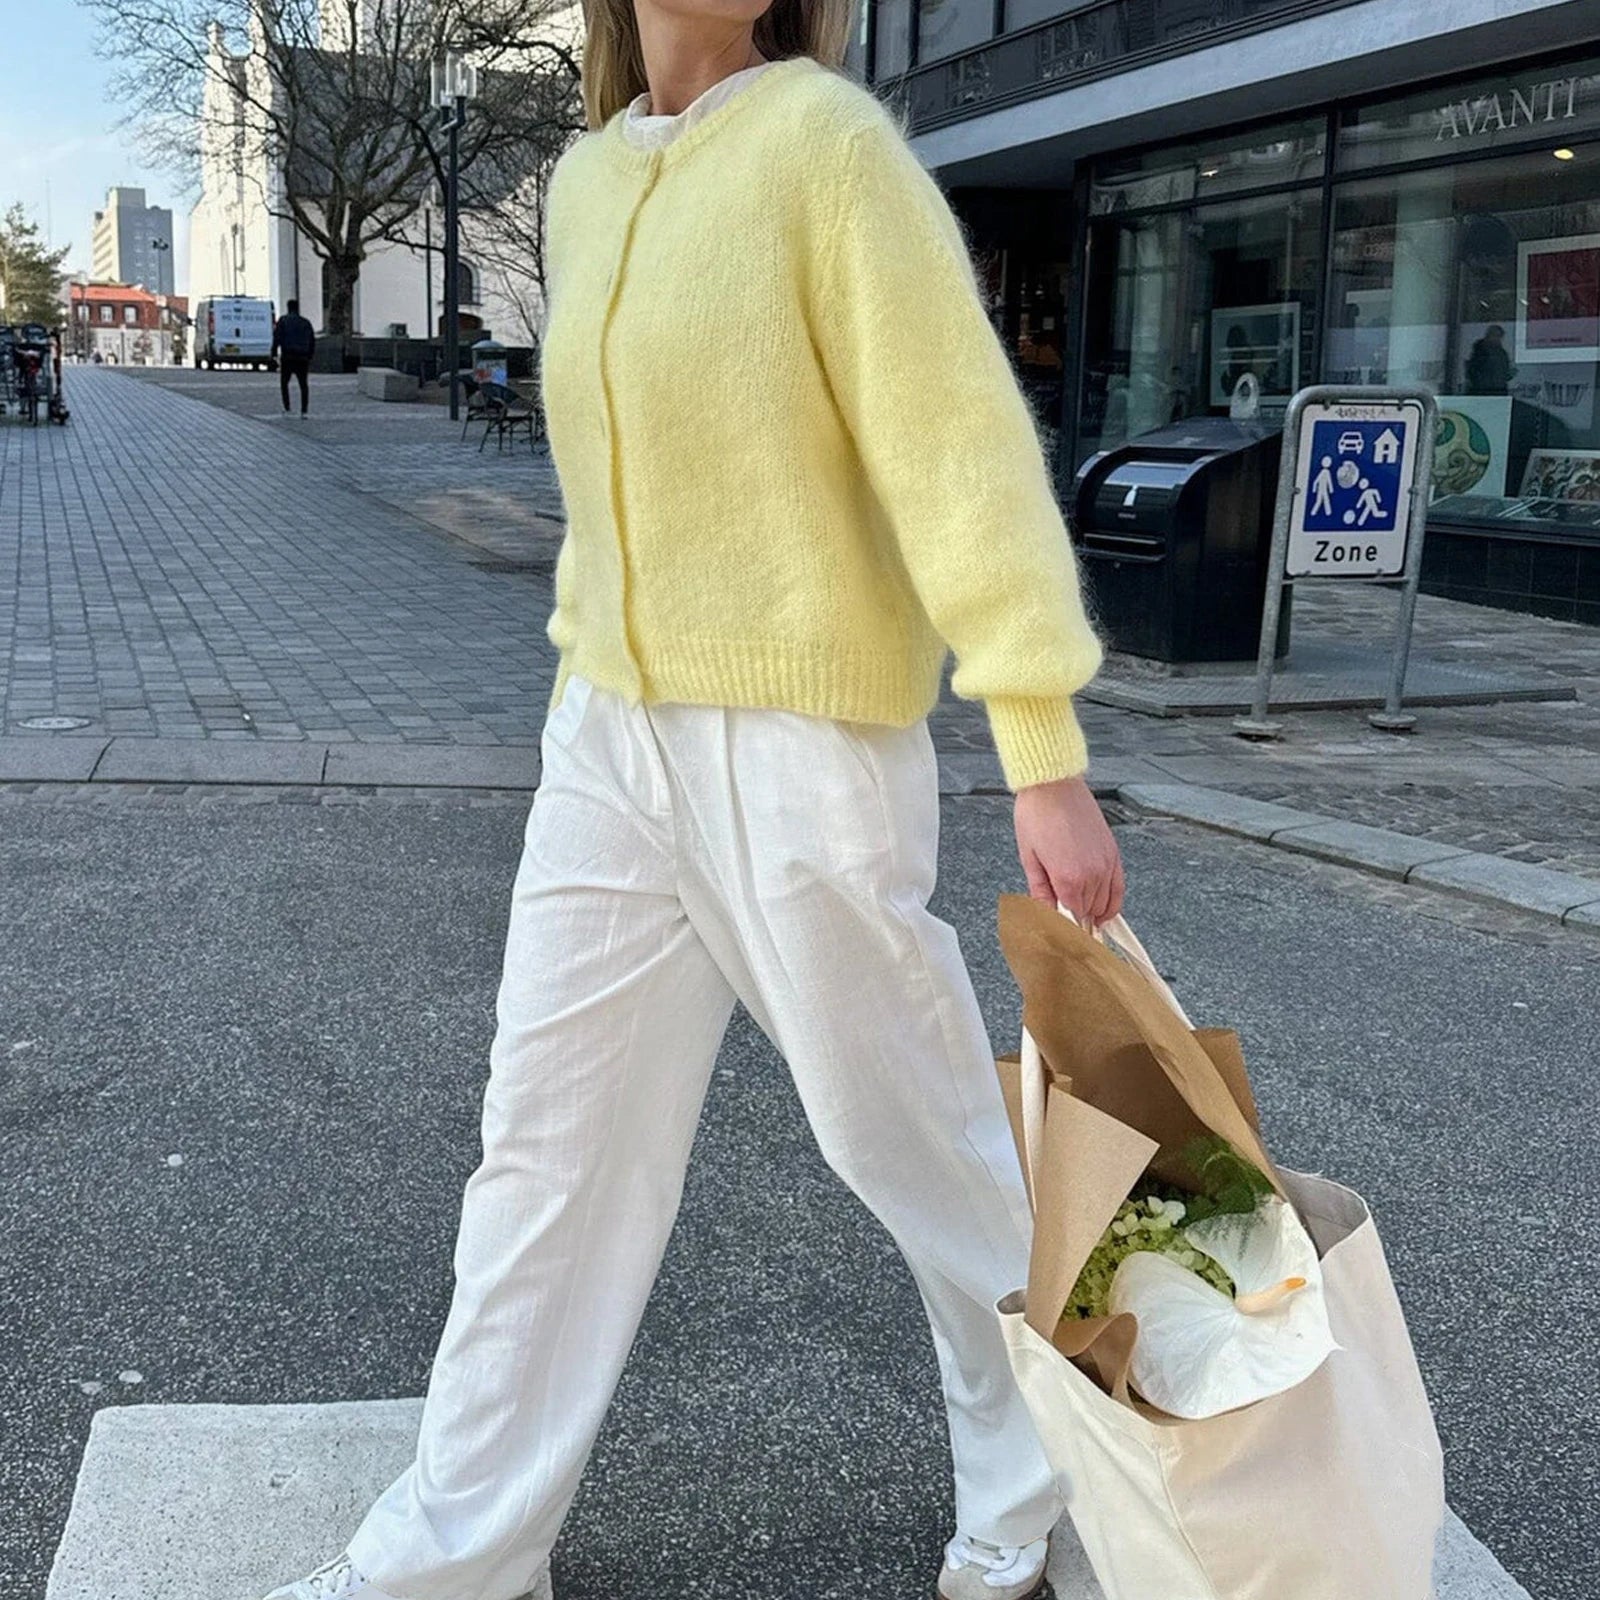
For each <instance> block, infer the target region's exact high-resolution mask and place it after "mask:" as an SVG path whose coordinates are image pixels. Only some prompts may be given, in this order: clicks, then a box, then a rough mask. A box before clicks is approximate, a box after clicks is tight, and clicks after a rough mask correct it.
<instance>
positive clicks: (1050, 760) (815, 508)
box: [540, 56, 1101, 789]
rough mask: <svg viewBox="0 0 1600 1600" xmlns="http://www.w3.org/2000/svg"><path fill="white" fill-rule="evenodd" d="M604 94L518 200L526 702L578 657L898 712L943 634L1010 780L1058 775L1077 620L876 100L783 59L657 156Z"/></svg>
mask: <svg viewBox="0 0 1600 1600" xmlns="http://www.w3.org/2000/svg"><path fill="white" fill-rule="evenodd" d="M624 115H625V113H624V112H623V111H618V112H617V113H616V114H615V115H614V116H612V117H611V118H610V119H609V120H608V121H607V123H606V124H605V125H604V126H603V127H601V128H597V129H594V130H591V131H590V132H588V133H586V134H584V135H582V136H581V137H580V138H579V139H578V140H577V141H576V142H575V143H574V144H572V145H571V146H569V148H568V149H567V150H566V151H565V152H564V153H563V155H562V156H561V158H560V160H559V161H558V162H557V164H556V167H555V170H554V173H553V175H552V178H551V185H550V194H549V201H548V210H547V219H546V222H547V241H548V247H547V291H548V320H547V325H546V329H545V337H544V349H543V358H542V363H541V372H540V383H541V390H542V398H543V403H544V407H545V412H546V417H547V421H548V426H549V435H550V445H551V453H552V456H553V459H554V462H555V467H556V473H557V478H558V482H559V484H560V488H561V493H562V498H563V500H564V502H565V505H566V510H567V518H568V527H567V534H566V538H565V539H564V541H563V544H562V548H561V554H560V557H559V559H558V561H557V565H556V584H555V606H554V609H553V611H552V614H551V617H550V621H549V624H548V631H549V636H550V638H551V640H552V642H553V643H554V644H555V646H556V647H557V649H558V650H559V651H560V656H561V661H560V667H559V670H558V673H557V679H556V685H555V692H554V694H553V696H552V698H551V705H552V706H553V705H554V704H556V703H557V702H558V701H559V699H560V696H561V691H562V687H563V685H564V684H565V682H566V678H567V675H568V674H569V673H570V672H573V671H576V672H579V673H581V674H582V675H583V676H584V677H585V678H587V679H589V680H590V681H591V682H593V683H596V684H598V685H600V686H602V687H604V688H608V689H612V690H614V691H616V692H618V693H620V694H622V695H624V696H625V697H626V698H628V699H629V700H630V701H631V702H634V703H637V702H639V701H641V700H642V701H645V702H647V703H654V702H661V701H689V702H698V703H703V704H720V705H741V706H763V707H773V708H781V709H788V710H794V711H800V712H805V713H809V714H812V715H817V716H825V717H832V718H837V719H840V720H843V721H858V722H882V723H890V724H894V725H897V726H904V725H907V724H909V723H911V722H914V721H916V720H917V719H918V718H919V717H921V716H924V715H926V713H927V712H928V711H929V710H930V709H931V708H932V706H933V705H934V703H935V701H936V700H937V698H938V691H939V683H940V676H941V672H942V668H943V665H944V661H945V659H946V655H947V652H948V651H951V650H953V651H954V654H955V671H954V673H953V675H952V678H951V687H952V689H953V690H954V691H955V693H956V694H958V695H961V696H963V697H966V698H970V699H981V700H982V701H983V702H984V706H985V709H986V711H987V713H988V717H989V722H990V726H991V728H992V730H993V734H994V740H995V745H996V748H997V750H998V752H999V755H1000V760H1001V764H1002V767H1003V769H1004V772H1005V776H1006V781H1007V783H1008V784H1009V785H1010V787H1012V788H1013V789H1019V788H1022V787H1024V786H1026V785H1028V784H1034V783H1041V782H1046V781H1049V780H1051V779H1055V778H1061V777H1067V776H1071V775H1074V774H1077V773H1081V772H1082V771H1083V770H1084V768H1085V766H1086V765H1087V753H1086V750H1085V745H1084V739H1083V734H1082V731H1081V729H1080V727H1079V724H1078V721H1077V718H1076V716H1075V714H1074V710H1073V705H1072V695H1073V694H1074V692H1075V691H1076V690H1078V689H1079V688H1081V687H1082V686H1083V684H1084V683H1086V682H1087V681H1088V680H1089V679H1090V678H1091V677H1092V676H1093V675H1094V673H1095V671H1096V669H1097V668H1098V666H1099V664H1100V659H1101V648H1100V643H1099V640H1098V639H1097V637H1096V635H1095V633H1094V631H1093V628H1092V627H1091V625H1090V623H1089V621H1088V619H1087V617H1086V615H1085V611H1084V607H1083V604H1082V599H1081V596H1080V590H1079V582H1078V571H1077V567H1076V564H1075V561H1074V557H1073V552H1072V547H1071V544H1070V542H1069V539H1068V535H1067V530H1066V527H1065V525H1064V522H1063V520H1062V517H1061V514H1060V511H1059V509H1058V507H1057V504H1056V501H1055V496H1054V492H1053V489H1052V485H1051V482H1050V474H1049V470H1048V468H1047V466H1046V464H1045V460H1044V454H1043V450H1042V448H1041V444H1040V439H1039V435H1038V432H1037V429H1036V425H1035V423H1034V419H1033V415H1032V412H1031V411H1030V410H1029V408H1028V405H1027V402H1026V400H1025V399H1024V397H1023V395H1022V392H1021V390H1020V389H1019V387H1018V385H1017V382H1016V379H1015V376H1014V374H1013V372H1012V370H1011V366H1010V363H1009V361H1008V359H1007V357H1006V354H1005V351H1004V348H1003V346H1002V345H1001V343H1000V340H999V337H998V335H997V334H996V332H995V330H994V327H993V325H992V324H991V323H990V321H989V318H988V315H987V313H986V311H985V310H984V307H983V302H982V299H981V295H980V292H979V289H978V284H977V278H976V274H975V272H974V270H973V267H972V262H971V258H970V256H969V255H968V253H967V250H966V245H965V241H964V238H963V235H962V232H961V229H960V227H959V224H958V222H957V220H956V218H955V216H954V213H953V212H952V211H951V210H950V208H949V205H948V203H947V202H946V200H945V198H944V195H943V193H942V191H941V190H940V189H939V187H938V186H937V184H936V183H935V181H934V179H933V178H932V176H931V175H930V174H929V173H928V172H927V171H926V169H925V168H923V166H922V165H921V163H920V162H919V161H918V160H917V158H916V155H915V153H914V152H913V151H912V149H911V147H910V145H909V144H908V143H907V142H906V139H905V137H904V135H903V133H902V131H901V129H900V126H899V124H898V123H897V122H896V121H895V120H894V118H893V116H892V114H891V113H890V111H889V110H888V108H887V107H886V106H885V105H884V104H883V103H882V102H881V101H879V100H878V99H877V98H876V97H875V96H874V95H872V94H871V93H870V91H868V90H866V89H865V88H863V87H861V86H859V85H858V84H856V83H855V82H854V81H853V80H852V79H850V78H848V77H846V76H845V75H844V74H842V73H840V72H836V71H834V70H833V69H831V68H828V67H825V66H823V65H822V64H821V63H819V62H817V61H815V60H814V59H812V58H811V57H809V56H796V57H792V58H789V59H785V60H782V61H779V62H777V63H775V64H774V65H773V66H771V67H769V68H768V69H767V70H766V71H764V72H762V73H761V74H759V75H758V76H757V77H755V78H754V80H753V81H751V82H750V83H748V84H746V85H745V86H744V87H743V88H742V89H741V91H740V92H739V94H737V95H736V96H733V97H732V98H730V99H728V100H727V101H726V102H725V103H723V104H721V105H718V106H717V107H716V108H715V109H714V110H712V111H711V112H710V113H709V115H707V116H705V117H704V118H703V119H701V120H700V121H698V122H696V123H695V124H694V125H693V126H692V127H689V128H688V129H687V130H686V131H684V132H683V133H681V134H680V135H679V136H678V137H676V138H675V139H674V140H672V141H671V142H670V143H669V144H666V145H665V146H662V147H660V148H656V149H644V148H640V147H638V146H636V145H634V144H632V143H630V142H629V141H628V140H627V139H626V138H624V136H623V118H624Z"/></svg>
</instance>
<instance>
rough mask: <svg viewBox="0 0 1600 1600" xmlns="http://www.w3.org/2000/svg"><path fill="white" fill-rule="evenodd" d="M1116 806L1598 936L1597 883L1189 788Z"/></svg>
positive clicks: (1168, 788)
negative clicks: (1459, 896) (1123, 806)
mask: <svg viewBox="0 0 1600 1600" xmlns="http://www.w3.org/2000/svg"><path fill="white" fill-rule="evenodd" d="M1115 794H1116V797H1117V799H1119V800H1121V801H1123V802H1124V803H1126V804H1128V805H1130V806H1133V807H1134V808H1135V809H1136V810H1138V811H1141V812H1143V813H1145V814H1146V815H1148V816H1157V817H1171V818H1173V819H1174V820H1176V821H1180V822H1192V823H1195V824H1197V825H1198V826H1200V827H1203V828H1211V829H1214V830H1215V831H1216V832H1218V833H1227V834H1232V835H1233V836H1234V837H1236V838H1243V839H1251V840H1254V841H1256V842H1257V843H1260V844H1268V845H1272V846H1273V847H1274V848H1276V849H1279V850H1292V851H1295V852H1297V853H1299V854H1301V855H1308V856H1315V857H1317V858H1318V859H1319V860H1321V861H1332V862H1335V863H1337V864H1338V865H1340V866H1346V867H1356V868H1359V869H1360V870H1361V871H1363V872H1372V873H1376V874H1377V875H1378V876H1379V877H1384V878H1392V879H1394V880H1395V881H1396V882H1399V883H1415V884H1421V885H1424V886H1425V887H1427V888H1430V889H1442V890H1444V891H1446V892H1447V893H1450V894H1456V895H1461V896H1463V897H1465V898H1467V899H1470V900H1478V901H1483V902H1487V903H1488V904H1491V905H1498V906H1504V907H1507V908H1508V909H1510V910H1513V911H1522V912H1527V913H1529V914H1531V915H1533V916H1538V917H1546V918H1548V919H1550V920H1551V921H1554V922H1558V923H1560V924H1562V926H1564V927H1572V928H1582V929H1587V930H1593V931H1596V932H1600V881H1597V880H1595V879H1593V878H1581V877H1579V876H1578V875H1577V874H1576V873H1572V872H1558V871H1557V870H1555V869H1554V868H1552V867H1540V866H1534V865H1532V864H1530V863H1529V862H1525V861H1508V860H1507V859H1506V858H1505V857H1504V856H1492V855H1486V854H1484V853H1483V852H1481V851H1477V850H1463V849H1461V848H1460V847H1459V846H1457V845H1449V844H1441V843H1438V842H1437V841H1435V840H1431V839H1417V838H1413V837H1412V836H1411V835H1410V834H1405V833H1392V832H1390V831H1389V830H1387V829H1385V828H1369V827H1366V826H1365V825H1364V824H1362V823H1359V822H1338V821H1335V820H1334V819H1332V818H1330V817H1323V816H1319V815H1317V814H1316V813H1315V812H1312V811H1297V810H1295V809H1294V808H1292V807H1290V806H1280V805H1274V804H1272V803H1270V802H1268V801H1264V800H1252V799H1249V798H1248V797H1246V796H1244V795H1236V794H1230V793H1228V792H1227V791H1226V790H1223V789H1204V788H1201V787H1200V786H1199V785H1197V784H1188V783H1170V784H1169V783H1125V784H1121V785H1119V786H1118V787H1117V788H1116V790H1115Z"/></svg>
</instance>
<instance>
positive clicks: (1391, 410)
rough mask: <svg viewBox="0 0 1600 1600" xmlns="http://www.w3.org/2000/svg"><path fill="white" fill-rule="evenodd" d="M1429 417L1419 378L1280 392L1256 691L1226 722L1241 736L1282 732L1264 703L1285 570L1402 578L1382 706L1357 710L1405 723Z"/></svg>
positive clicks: (1431, 411) (1298, 574)
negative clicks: (1401, 384)
mask: <svg viewBox="0 0 1600 1600" xmlns="http://www.w3.org/2000/svg"><path fill="white" fill-rule="evenodd" d="M1438 421H1439V404H1438V401H1437V400H1435V398H1434V396H1433V394H1432V393H1431V392H1430V391H1429V390H1427V389H1423V388H1420V387H1405V388H1392V389H1390V388H1382V389H1380V388H1367V387H1360V388H1357V387H1350V388H1345V387H1341V386H1338V385H1334V384H1318V385H1314V386H1313V387H1311V388H1309V389H1302V390H1301V391H1300V392H1299V393H1298V394H1297V395H1295V397H1294V398H1293V399H1292V400H1290V402H1289V409H1288V411H1287V412H1286V413H1285V415H1284V419H1283V450H1282V454H1281V459H1280V462H1279V468H1278V499H1277V505H1276V507H1275V508H1274V510H1273V517H1272V549H1271V551H1270V553H1269V555H1268V559H1267V592H1266V599H1265V602H1264V603H1263V605H1262V608H1261V649H1260V653H1259V654H1258V656H1257V658H1256V692H1255V699H1254V700H1253V702H1252V703H1251V706H1250V711H1249V713H1248V715H1246V716H1242V717H1235V718H1234V721H1233V726H1234V730H1235V731H1236V732H1237V733H1239V734H1241V735H1242V736H1243V737H1244V738H1246V739H1275V738H1277V736H1278V734H1279V733H1280V732H1282V728H1281V726H1280V724H1278V723H1276V722H1274V721H1272V719H1271V718H1270V717H1269V716H1268V712H1269V710H1270V709H1271V700H1272V664H1273V653H1274V651H1275V649H1276V646H1277V638H1278V618H1279V616H1280V615H1281V614H1282V610H1283V592H1284V587H1285V583H1286V580H1288V579H1293V578H1357V579H1365V580H1367V581H1369V582H1370V581H1374V580H1376V581H1380V582H1381V581H1382V580H1383V579H1385V578H1390V579H1393V578H1399V579H1400V580H1401V586H1400V613H1399V617H1398V620H1397V626H1396V629H1395V642H1394V660H1393V663H1392V666H1391V670H1390V675H1389V693H1388V696H1387V697H1386V698H1385V700H1384V706H1383V710H1382V711H1374V712H1373V713H1372V714H1371V715H1370V716H1369V717H1368V718H1367V720H1368V721H1369V722H1370V723H1371V724H1372V725H1373V727H1375V728H1383V729H1385V730H1387V731H1389V732H1391V733H1401V732H1404V731H1406V730H1407V729H1409V728H1411V727H1413V726H1414V725H1415V723H1416V720H1417V719H1416V718H1415V717H1413V716H1412V715H1411V713H1410V712H1408V711H1405V710H1403V709H1402V707H1401V700H1402V698H1403V696H1404V694H1405V686H1406V662H1407V660H1408V659H1409V657H1410V655H1411V624H1412V620H1413V618H1414V617H1415V615H1416V609H1417V588H1418V585H1419V584H1420V583H1421V580H1422V535H1423V531H1424V528H1425V526H1426V523H1427V520H1428V493H1429V490H1430V489H1431V487H1432V482H1433V474H1432V470H1431V469H1432V464H1433V436H1434V430H1435V428H1436V427H1437V426H1438Z"/></svg>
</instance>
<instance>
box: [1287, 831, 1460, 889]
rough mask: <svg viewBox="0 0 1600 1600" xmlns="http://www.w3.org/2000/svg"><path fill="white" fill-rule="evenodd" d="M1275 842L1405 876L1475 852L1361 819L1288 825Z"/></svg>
mask: <svg viewBox="0 0 1600 1600" xmlns="http://www.w3.org/2000/svg"><path fill="white" fill-rule="evenodd" d="M1272 842H1273V844H1275V845H1277V846H1278V847H1279V848H1281V849H1284V850H1295V851H1298V852H1300V854H1302V855H1308V856H1317V857H1319V858H1320V859H1321V860H1323V861H1338V862H1343V863H1344V864H1345V865H1347V866H1352V867H1362V868H1364V869H1366V870H1367V871H1369V872H1377V873H1381V874H1382V875H1383V876H1384V877H1386V878H1401V879H1403V878H1404V877H1405V876H1406V874H1407V873H1408V872H1410V871H1411V870H1412V869H1413V868H1414V867H1422V866H1426V865H1428V864H1429V863H1430V862H1433V861H1448V860H1451V859H1452V858H1453V857H1456V856H1464V855H1469V854H1470V853H1471V852H1470V851H1467V850H1463V849H1462V848H1461V847H1460V846H1459V845H1451V844H1439V843H1438V842H1437V841H1435V840H1432V839H1413V838H1412V837H1411V836H1410V835H1409V834H1405V833H1391V832H1390V831H1389V830H1388V829H1387V828H1369V827H1367V826H1365V825H1364V824H1362V823H1359V822H1324V823H1320V824H1318V825H1317V826H1316V827H1314V828H1285V829H1284V830H1283V832H1282V833H1276V834H1274V835H1273V836H1272Z"/></svg>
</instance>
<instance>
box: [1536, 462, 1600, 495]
mask: <svg viewBox="0 0 1600 1600" xmlns="http://www.w3.org/2000/svg"><path fill="white" fill-rule="evenodd" d="M1522 493H1523V495H1524V496H1525V497H1529V498H1532V499H1537V500H1582V501H1585V502H1588V503H1594V502H1600V452H1596V451H1593V450H1535V451H1534V452H1533V454H1532V455H1530V456H1529V457H1528V466H1527V470H1526V471H1525V472H1524V473H1523V474H1522Z"/></svg>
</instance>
